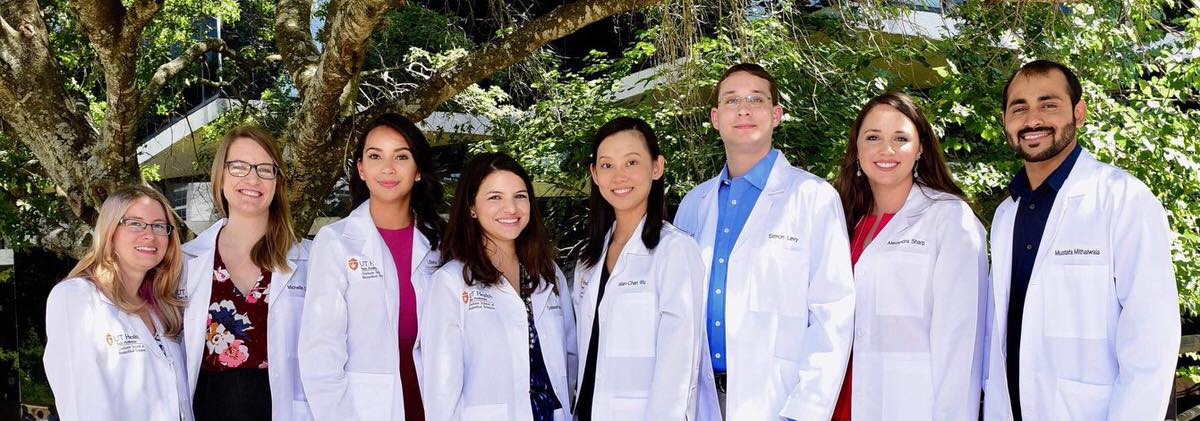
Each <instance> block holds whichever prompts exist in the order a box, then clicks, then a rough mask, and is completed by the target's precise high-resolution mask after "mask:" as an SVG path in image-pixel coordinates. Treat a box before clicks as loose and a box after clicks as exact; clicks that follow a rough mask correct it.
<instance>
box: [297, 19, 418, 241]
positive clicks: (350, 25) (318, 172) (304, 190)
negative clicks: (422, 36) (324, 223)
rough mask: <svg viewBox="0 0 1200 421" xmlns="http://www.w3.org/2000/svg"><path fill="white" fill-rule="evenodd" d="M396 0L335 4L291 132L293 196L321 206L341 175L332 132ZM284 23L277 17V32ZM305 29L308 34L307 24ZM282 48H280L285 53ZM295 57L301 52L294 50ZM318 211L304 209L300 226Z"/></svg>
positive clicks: (350, 104) (298, 221)
mask: <svg viewBox="0 0 1200 421" xmlns="http://www.w3.org/2000/svg"><path fill="white" fill-rule="evenodd" d="M290 1H293V0H281V3H285V2H290ZM393 1H394V0H343V1H341V2H338V4H337V5H336V7H337V13H336V15H335V16H333V17H332V18H331V19H330V20H329V21H327V22H326V27H327V31H328V32H327V33H328V36H327V37H326V40H325V50H324V51H323V52H322V53H321V55H320V57H319V58H318V60H317V62H316V65H315V66H314V69H315V70H313V71H312V73H311V76H305V77H307V78H308V79H307V82H306V83H305V86H304V87H301V88H300V98H301V104H300V111H299V112H298V113H297V114H296V117H295V118H294V119H293V120H292V124H291V127H290V128H289V131H288V136H289V140H290V142H289V143H290V144H291V145H293V146H294V151H295V153H294V157H295V159H294V160H293V162H292V168H293V171H292V172H293V174H295V175H296V177H295V178H294V179H293V180H292V181H293V184H292V186H293V187H292V197H305V198H311V199H312V202H311V203H322V202H324V198H325V196H327V195H328V194H329V190H330V189H332V188H333V182H334V181H335V180H337V174H336V173H334V174H332V175H331V171H328V167H329V153H330V151H331V150H332V149H333V148H334V147H335V145H338V144H339V143H335V142H334V141H333V139H332V137H331V136H330V133H331V131H332V130H333V129H334V127H335V126H336V125H337V123H338V120H339V119H341V118H342V116H343V114H347V113H348V112H347V111H346V110H353V104H352V103H345V102H344V101H350V102H352V101H353V98H354V95H353V94H352V93H351V94H349V95H347V92H349V91H348V89H354V90H356V88H354V87H352V86H350V85H351V84H352V83H353V82H354V81H355V77H356V76H357V75H358V73H359V71H361V70H362V64H363V59H364V58H365V57H366V42H367V39H368V38H369V37H370V36H371V32H372V31H373V30H374V29H375V26H376V25H378V24H379V21H380V19H382V18H383V16H384V14H386V13H387V11H388V10H389V9H390V8H391V7H392V4H393ZM331 7H333V5H331ZM279 23H280V21H279V19H277V20H276V27H277V28H278V27H279V26H280V25H279ZM304 30H305V31H307V30H308V27H307V25H306V26H305V27H304ZM306 34H307V32H306ZM277 36H278V32H277ZM305 36H306V37H307V36H308V35H305ZM281 42H282V41H281ZM283 49H284V47H283V46H281V47H280V50H283ZM303 49H304V48H301V50H303ZM294 53H296V51H292V54H294ZM288 56H289V54H288V53H285V54H284V61H285V63H286V62H287V61H289V60H292V61H295V57H292V58H289V57H288ZM301 73H303V72H301ZM304 74H305V75H306V74H307V73H304ZM350 112H352V111H350ZM317 209H318V207H317V206H304V207H303V208H302V209H301V210H300V211H301V212H302V214H300V215H297V218H296V221H297V223H298V226H307V224H308V223H310V222H312V218H314V217H316V213H315V212H316V210H317Z"/></svg>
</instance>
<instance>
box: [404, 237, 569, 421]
mask: <svg viewBox="0 0 1200 421" xmlns="http://www.w3.org/2000/svg"><path fill="white" fill-rule="evenodd" d="M556 272H557V269H556ZM557 277H558V279H556V280H555V282H556V283H557V284H558V288H559V289H558V290H559V293H558V294H556V293H554V292H553V290H552V289H551V288H549V287H547V288H542V289H539V290H538V291H536V292H535V293H534V294H533V297H532V308H533V320H534V322H533V323H534V326H535V327H536V328H537V333H538V340H539V341H540V343H541V348H542V359H543V360H544V361H545V363H546V370H547V372H548V373H549V374H550V383H551V385H552V386H553V387H554V394H555V396H557V397H558V401H559V402H560V403H562V409H559V410H557V411H555V412H554V419H555V421H567V420H570V419H571V411H570V410H571V405H572V404H573V403H574V400H573V399H571V396H572V393H571V392H572V391H573V390H574V387H575V367H576V364H578V360H577V354H576V353H575V318H574V312H573V311H572V308H571V300H570V298H569V294H570V291H569V290H568V289H567V287H566V282H565V280H564V279H563V275H562V274H561V273H558V276H557ZM425 303H426V304H425V307H424V309H423V310H422V313H421V316H420V321H421V327H420V329H418V331H419V336H420V339H419V342H418V344H417V347H418V348H420V349H421V352H420V356H421V359H422V362H421V365H420V368H421V369H422V370H423V379H424V382H423V383H422V384H421V397H422V400H423V401H424V403H425V419H426V420H429V421H450V420H453V421H458V420H463V421H475V420H487V421H532V420H533V416H532V410H531V409H530V404H529V321H528V318H527V317H528V316H527V314H526V312H525V302H524V301H523V300H522V299H521V296H520V295H519V294H518V293H517V291H514V290H513V289H512V286H510V285H509V284H508V282H507V281H502V282H500V284H498V285H492V286H487V285H483V284H475V285H473V286H467V283H466V282H465V281H464V280H463V264H462V263H461V262H459V261H457V260H452V261H450V262H447V263H446V264H445V265H444V266H442V268H441V269H438V271H437V272H436V273H434V275H433V283H432V285H431V286H430V291H429V296H428V297H426V302H425Z"/></svg>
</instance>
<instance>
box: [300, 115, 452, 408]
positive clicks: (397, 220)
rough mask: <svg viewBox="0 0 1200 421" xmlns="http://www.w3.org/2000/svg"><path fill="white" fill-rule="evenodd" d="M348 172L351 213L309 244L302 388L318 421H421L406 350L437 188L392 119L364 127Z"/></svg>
mask: <svg viewBox="0 0 1200 421" xmlns="http://www.w3.org/2000/svg"><path fill="white" fill-rule="evenodd" d="M354 170H355V171H353V172H352V173H351V177H350V196H351V200H352V201H353V203H354V204H355V205H356V206H357V207H356V208H355V209H354V211H353V212H351V213H350V216H347V217H345V218H343V219H342V220H340V221H337V222H334V223H332V224H329V225H326V226H325V227H323V228H321V231H320V232H318V233H317V238H316V240H314V241H313V247H312V256H313V259H312V260H313V261H312V266H311V267H312V270H311V271H310V272H309V274H308V279H309V280H310V283H309V289H308V298H306V299H305V302H304V321H303V322H302V326H301V328H300V348H301V351H300V371H301V372H300V374H301V378H302V379H303V381H304V391H305V392H307V395H308V399H309V402H311V405H312V409H313V417H314V418H316V419H317V420H318V421H325V420H330V421H332V420H382V421H392V420H410V421H411V420H417V421H420V420H424V419H425V416H424V407H423V405H422V401H421V387H420V386H421V385H420V384H418V376H417V367H416V361H417V356H416V355H415V354H414V350H413V348H414V346H415V344H416V340H417V314H418V309H419V308H420V306H421V305H422V303H423V301H424V296H425V294H424V291H425V290H426V289H428V288H429V282H430V281H429V280H430V277H431V276H432V274H433V271H434V270H435V269H436V266H435V265H436V263H437V258H438V253H437V246H438V244H439V241H440V240H441V235H442V225H443V222H442V219H441V217H440V216H438V213H437V209H438V207H439V205H440V204H441V202H442V184H441V182H439V181H438V177H437V168H436V167H435V166H434V161H433V153H432V151H431V150H430V147H429V143H428V142H427V141H426V140H425V135H424V134H422V133H421V131H420V130H419V129H417V126H416V125H414V124H413V123H412V122H411V121H409V120H408V119H406V118H404V117H401V116H400V115H397V114H384V115H381V116H379V117H377V118H375V119H374V120H372V121H370V122H368V123H367V124H366V127H365V128H364V129H363V131H362V136H361V137H359V140H358V145H357V146H356V147H355V148H354ZM426 380H428V378H426Z"/></svg>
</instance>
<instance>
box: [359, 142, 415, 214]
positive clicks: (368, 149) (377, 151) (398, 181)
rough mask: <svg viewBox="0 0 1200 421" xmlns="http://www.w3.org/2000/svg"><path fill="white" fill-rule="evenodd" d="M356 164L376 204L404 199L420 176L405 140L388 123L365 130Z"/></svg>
mask: <svg viewBox="0 0 1200 421" xmlns="http://www.w3.org/2000/svg"><path fill="white" fill-rule="evenodd" d="M357 167H358V177H359V178H361V179H362V180H363V181H364V182H366V183H367V189H368V190H370V192H371V200H372V201H373V202H377V203H378V202H383V203H394V202H398V201H402V200H405V199H407V198H408V197H409V195H410V194H411V193H412V188H413V183H416V181H417V179H418V177H419V176H420V174H419V171H418V168H417V161H416V160H414V159H413V155H412V150H411V149H409V146H408V141H406V140H405V139H404V135H402V134H400V132H399V131H397V130H396V129H393V128H391V127H389V126H378V127H376V128H374V129H371V131H370V132H368V133H367V137H366V141H365V142H363V154H362V160H360V161H358V165H357Z"/></svg>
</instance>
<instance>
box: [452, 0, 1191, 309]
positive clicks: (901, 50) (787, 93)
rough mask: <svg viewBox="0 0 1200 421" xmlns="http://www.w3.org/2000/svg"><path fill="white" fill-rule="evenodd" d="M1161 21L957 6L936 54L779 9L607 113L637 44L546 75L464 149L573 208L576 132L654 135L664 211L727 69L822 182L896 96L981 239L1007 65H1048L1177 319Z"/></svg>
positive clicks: (1004, 165)
mask: <svg viewBox="0 0 1200 421" xmlns="http://www.w3.org/2000/svg"><path fill="white" fill-rule="evenodd" d="M1167 6H1170V4H1168V3H1164V2H1138V3H1134V4H1126V3H1125V2H1119V1H1093V2H1086V3H1071V4H1070V5H1069V6H1061V5H1053V4H1031V3H1025V2H1016V3H999V4H996V3H986V4H984V3H980V2H966V3H964V4H962V5H960V6H958V7H956V8H951V9H950V10H948V11H947V14H948V16H949V17H953V18H955V19H957V31H956V32H955V33H953V34H949V35H946V36H941V37H931V36H905V35H897V34H893V33H888V32H886V31H883V30H882V28H883V27H884V26H885V25H884V23H885V22H891V23H893V24H894V23H895V22H898V21H899V22H904V21H906V20H907V19H910V17H909V16H908V15H907V13H908V9H905V8H904V7H903V6H869V5H866V4H861V3H851V4H845V5H843V6H842V7H840V8H836V9H828V8H827V9H823V10H821V11H818V12H813V13H806V12H797V11H794V9H793V8H789V7H786V6H781V7H780V9H779V10H774V11H769V12H767V13H764V15H763V17H761V18H758V19H753V20H749V21H747V22H745V23H744V24H741V25H737V26H736V27H723V28H719V29H718V30H717V31H716V32H715V33H713V34H712V35H710V36H707V37H704V38H702V39H701V40H699V41H698V42H696V43H694V44H693V45H692V47H691V50H690V51H691V54H690V56H689V57H687V58H686V60H682V61H670V62H669V63H670V64H667V65H663V66H660V67H657V68H656V69H658V70H659V73H658V74H657V75H651V76H648V78H650V79H654V80H655V81H656V82H662V83H661V84H659V85H658V86H656V87H655V88H654V89H652V90H647V91H645V92H643V93H641V94H640V95H638V96H635V97H633V98H629V99H624V100H620V101H613V100H612V98H615V97H616V96H617V95H618V94H620V90H621V83H620V81H621V79H622V78H624V77H626V76H629V75H630V74H633V73H634V72H635V71H637V70H640V69H644V68H646V67H648V66H647V65H646V64H647V63H650V62H653V61H654V58H655V57H654V54H655V48H654V46H653V44H652V43H651V42H650V41H649V40H652V39H655V38H654V37H655V32H654V31H655V30H654V29H651V30H650V31H647V32H646V33H644V34H642V36H641V40H640V41H639V42H638V43H636V44H635V45H633V46H631V47H630V48H628V49H627V50H626V51H625V53H624V54H623V55H622V56H621V57H620V58H617V59H610V58H607V57H606V56H604V55H603V54H595V55H593V56H592V57H591V58H590V63H591V65H590V66H588V67H587V68H586V69H584V70H582V71H579V72H570V71H555V72H551V73H550V74H548V75H546V78H545V81H544V82H542V83H539V84H537V85H535V86H533V88H534V89H535V90H536V91H537V92H538V95H539V97H540V100H539V101H537V102H536V103H535V104H533V105H532V106H531V107H530V108H529V109H528V110H525V111H521V112H517V113H515V114H514V115H512V116H511V117H510V119H509V120H502V121H499V122H498V124H497V127H496V136H495V138H494V139H492V140H491V141H489V142H482V143H479V144H477V145H475V147H476V148H477V149H486V150H503V151H506V152H509V153H511V154H513V155H514V156H517V157H519V159H521V160H522V162H523V164H525V165H526V166H527V167H528V168H529V169H530V171H531V172H533V173H534V174H535V175H536V177H537V179H538V180H539V181H544V182H548V183H551V184H553V185H555V186H559V187H562V188H566V189H568V190H571V191H577V192H581V193H580V195H583V194H585V193H583V192H585V191H586V190H585V188H586V187H587V186H588V185H589V184H588V183H589V182H588V178H587V171H586V164H587V161H588V159H589V154H590V143H589V142H590V138H589V137H590V135H591V133H592V132H593V131H594V130H595V129H596V128H597V127H599V126H600V125H601V124H603V123H604V122H606V121H608V120H609V119H611V118H613V117H616V116H619V115H631V116H636V117H641V118H643V119H645V120H647V121H649V122H650V123H651V125H652V126H653V127H655V130H656V132H657V133H658V135H659V139H660V146H661V148H662V149H663V151H664V153H665V155H666V156H667V158H668V159H667V162H668V164H667V174H666V184H667V186H669V187H668V196H669V197H668V201H669V203H678V200H679V199H680V198H681V197H682V195H683V194H684V193H686V192H687V190H688V189H690V188H691V187H693V186H695V185H696V184H697V183H699V182H701V181H703V180H704V179H706V178H709V177H712V176H714V175H715V174H717V172H718V171H719V170H720V167H721V166H722V165H723V164H724V162H723V159H724V158H723V156H724V154H723V150H722V147H721V144H720V141H719V140H718V138H717V136H716V133H715V131H714V130H712V129H711V127H710V125H709V123H708V110H709V108H710V104H711V103H710V102H709V96H710V94H709V91H710V90H711V89H712V86H713V84H714V83H715V81H716V78H717V77H719V75H720V73H721V71H723V70H724V69H725V68H726V67H728V66H729V65H731V64H734V63H737V62H740V61H755V62H758V63H761V64H763V65H764V66H765V67H767V68H768V69H769V70H770V71H771V72H772V74H773V76H775V78H776V79H777V80H778V82H779V88H780V91H781V95H780V96H781V103H782V105H783V107H784V109H785V113H786V115H785V117H784V120H783V121H782V123H781V124H780V126H779V127H778V128H777V129H776V130H775V135H774V144H775V146H776V147H777V148H779V149H781V150H782V151H783V152H784V154H785V155H786V156H787V158H788V160H789V161H791V162H792V163H793V164H794V165H797V166H799V167H801V168H805V169H807V170H809V171H810V172H813V173H814V174H817V175H820V176H823V177H826V178H829V179H832V178H833V177H834V176H835V175H836V172H837V170H838V165H839V164H840V162H841V159H842V156H843V154H844V151H845V138H846V136H847V132H848V126H849V125H850V123H851V122H852V121H853V119H854V117H855V115H856V114H857V112H858V110H859V108H860V107H861V105H862V104H863V103H864V102H865V101H866V100H867V99H869V98H870V97H872V96H874V95H876V94H878V93H881V92H883V91H886V90H901V91H906V92H909V93H910V94H913V95H914V97H915V98H916V99H917V101H918V103H919V105H920V106H921V107H922V108H923V109H924V110H925V111H926V114H927V116H928V117H929V118H930V120H931V123H932V124H933V125H934V128H935V131H936V132H938V133H939V134H940V135H941V139H942V144H943V148H944V150H945V152H946V155H947V157H948V159H949V161H950V165H951V169H952V172H953V173H954V175H955V178H956V179H957V181H958V182H959V184H960V185H961V186H962V187H963V189H964V190H965V191H966V192H967V193H968V195H969V196H971V198H972V199H973V201H974V202H975V203H974V204H975V208H976V210H977V212H978V213H979V214H980V219H981V220H983V221H984V222H985V224H987V223H988V221H990V220H991V215H992V212H993V211H994V209H995V207H996V205H997V204H998V203H999V202H1000V201H1001V200H1003V199H1005V198H1006V197H1007V192H1006V191H1005V189H1004V187H1005V186H1006V185H1007V183H1008V180H1009V179H1010V178H1011V177H1012V175H1013V173H1014V172H1015V171H1017V170H1018V169H1019V168H1020V161H1019V159H1018V158H1017V157H1016V155H1015V154H1014V153H1012V152H1011V151H1010V150H1009V148H1008V147H1007V145H1006V140H1005V135H1004V133H1003V126H1002V124H1001V121H1000V116H1001V110H1000V95H1001V92H1000V91H1001V89H1002V87H1003V85H1004V83H1005V81H1006V80H1007V78H1008V76H1009V74H1011V72H1012V71H1014V70H1015V69H1016V68H1017V67H1018V66H1019V65H1020V64H1021V63H1024V62H1026V61H1029V60H1032V59H1034V58H1050V59H1055V60H1058V61H1062V62H1064V63H1067V64H1068V65H1070V66H1072V67H1073V68H1074V69H1076V71H1077V73H1078V74H1079V75H1080V77H1081V79H1083V80H1084V81H1085V83H1084V91H1085V92H1084V98H1085V102H1086V103H1087V104H1088V108H1089V112H1088V116H1087V120H1086V122H1085V125H1084V128H1083V129H1082V130H1081V131H1080V132H1079V139H1080V141H1081V142H1082V143H1083V144H1084V146H1085V147H1087V148H1088V149H1089V150H1090V151H1092V152H1093V153H1094V154H1095V155H1096V156H1097V157H1098V158H1100V159H1101V160H1104V161H1107V162H1112V163H1114V164H1116V165H1118V166H1120V167H1122V168H1124V169H1126V170H1127V171H1129V172H1130V173H1131V174H1133V175H1134V176H1136V177H1138V178H1139V179H1141V180H1143V181H1144V182H1146V184H1147V185H1149V186H1150V188H1151V190H1152V191H1153V192H1154V193H1155V194H1156V195H1157V196H1158V198H1159V199H1160V200H1161V201H1162V203H1163V204H1164V207H1165V208H1166V209H1167V211H1168V214H1169V216H1168V218H1169V221H1170V224H1171V227H1172V229H1173V231H1174V232H1175V233H1176V236H1175V238H1174V240H1173V244H1172V252H1173V254H1174V259H1175V268H1176V278H1177V279H1178V282H1179V291H1180V305H1181V309H1182V310H1183V311H1184V312H1185V313H1186V314H1189V315H1193V316H1194V315H1197V314H1198V313H1200V265H1198V263H1200V235H1198V234H1197V232H1200V206H1198V205H1197V203H1200V163H1198V162H1197V158H1196V157H1197V156H1200V153H1197V152H1198V151H1197V142H1196V140H1195V139H1194V138H1193V137H1194V134H1195V133H1200V115H1198V113H1200V110H1198V108H1200V104H1198V103H1200V88H1198V87H1200V53H1197V51H1200V41H1198V38H1200V19H1198V18H1197V17H1196V15H1198V14H1200V10H1197V9H1192V10H1191V11H1190V14H1185V16H1187V17H1185V18H1181V19H1179V20H1177V21H1163V20H1161V19H1163V18H1162V16H1166V15H1167V14H1165V13H1164V12H1163V10H1164V8H1165V7H1167ZM1164 28H1175V29H1171V30H1170V31H1168V30H1164ZM567 214H569V212H568V213H567ZM576 219H579V218H576ZM582 224H583V222H582V221H577V222H575V223H574V225H570V227H571V228H570V229H567V230H565V231H564V232H565V234H564V237H568V238H576V237H578V236H579V235H580V231H581V229H582ZM567 243H571V242H570V241H568V242H567Z"/></svg>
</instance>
